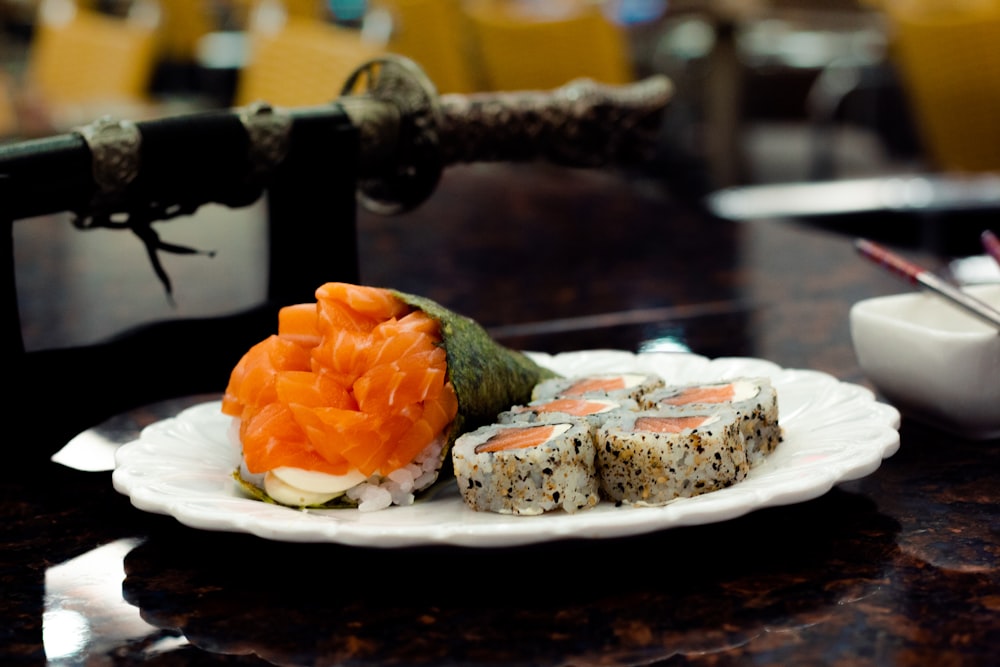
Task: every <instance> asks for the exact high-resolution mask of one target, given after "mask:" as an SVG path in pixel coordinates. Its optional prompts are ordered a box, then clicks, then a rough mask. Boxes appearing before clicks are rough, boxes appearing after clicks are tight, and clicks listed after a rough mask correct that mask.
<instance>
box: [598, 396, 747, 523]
mask: <svg viewBox="0 0 1000 667" xmlns="http://www.w3.org/2000/svg"><path fill="white" fill-rule="evenodd" d="M741 422H742V417H741V416H740V415H738V414H737V413H736V412H735V411H733V410H727V409H719V408H715V409H712V410H692V409H678V408H662V409H659V410H641V411H638V412H628V411H622V412H619V413H617V414H616V415H615V416H614V417H613V418H610V419H609V420H608V421H607V422H605V424H604V426H602V427H601V428H600V429H598V432H597V470H598V475H599V481H600V486H601V492H602V493H603V495H604V496H606V497H607V498H608V499H610V500H613V501H615V502H616V503H619V504H626V505H640V506H657V505H663V504H665V503H667V502H670V501H671V500H673V499H675V498H686V497H691V496H695V495H699V494H702V493H707V492H709V491H715V490H718V489H722V488H725V487H727V486H730V485H732V484H734V483H736V482H738V481H740V480H741V479H743V478H744V477H746V474H747V471H748V470H749V465H748V463H747V458H746V449H745V446H744V439H743V435H742V433H741V431H740V424H741Z"/></svg>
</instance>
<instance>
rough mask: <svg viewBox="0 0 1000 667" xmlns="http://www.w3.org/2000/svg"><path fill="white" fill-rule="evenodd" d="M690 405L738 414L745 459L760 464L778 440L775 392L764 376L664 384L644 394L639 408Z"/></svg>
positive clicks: (776, 444) (779, 438) (779, 430)
mask: <svg viewBox="0 0 1000 667" xmlns="http://www.w3.org/2000/svg"><path fill="white" fill-rule="evenodd" d="M666 406H671V407H689V408H694V409H701V410H711V409H712V408H713V407H725V408H731V409H733V410H735V411H736V413H737V414H739V415H740V418H741V427H740V431H741V432H742V434H743V436H744V438H745V439H746V449H747V459H748V461H749V462H750V465H751V466H756V465H758V464H760V463H761V462H762V461H764V459H765V458H766V457H767V455H768V454H770V453H771V452H773V451H774V448H775V447H777V446H778V443H779V442H780V441H781V427H780V426H779V424H778V394H777V392H776V391H775V389H774V387H773V386H772V384H771V381H770V380H769V379H767V378H763V377H750V378H735V379H732V380H723V381H719V382H710V383H700V384H686V385H677V386H665V387H662V388H660V389H657V390H655V391H653V392H650V393H649V394H647V395H646V396H645V397H644V398H643V401H642V407H644V408H647V409H656V408H661V407H666Z"/></svg>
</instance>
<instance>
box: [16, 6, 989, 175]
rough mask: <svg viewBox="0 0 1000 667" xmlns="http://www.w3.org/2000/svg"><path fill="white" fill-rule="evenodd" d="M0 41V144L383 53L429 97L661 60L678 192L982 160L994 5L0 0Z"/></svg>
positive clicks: (163, 109) (287, 88)
mask: <svg viewBox="0 0 1000 667" xmlns="http://www.w3.org/2000/svg"><path fill="white" fill-rule="evenodd" d="M0 40H2V47H0V66H2V73H0V140H11V139H16V138H25V137H33V136H39V135H45V134H48V133H52V132H57V131H63V130H65V129H66V128H68V127H72V126H74V125H79V124H82V123H85V122H88V121H90V120H92V119H94V118H96V117H98V116H100V115H102V114H107V113H110V114H112V115H116V116H121V117H126V118H132V119H143V118H149V117H154V116H158V115H165V114H170V113H177V112H181V111H189V110H193V109H201V108H218V107H226V106H230V105H241V104H246V103H248V102H251V101H254V100H258V99H264V100H267V101H269V102H271V103H272V104H276V105H309V104H320V103H323V102H326V101H329V100H331V99H333V98H334V97H336V96H337V95H338V93H339V90H340V86H341V84H342V82H343V81H344V79H345V78H346V76H347V73H348V72H350V71H351V70H353V69H354V67H356V66H357V65H358V64H359V63H361V62H363V61H365V60H367V59H369V58H371V57H373V56H374V55H377V54H378V53H381V52H387V51H388V52H394V53H400V54H403V55H406V56H409V57H411V58H412V59H414V60H416V61H417V62H418V63H419V64H421V65H422V66H423V68H424V69H425V70H426V72H427V73H428V74H429V76H430V77H431V79H432V80H433V81H434V82H435V84H436V85H437V87H438V89H439V92H441V93H451V92H460V93H461V92H472V91H485V90H504V89H508V90H509V89H534V88H551V87H555V86H558V85H560V84H562V83H565V82H566V81H568V80H570V79H572V78H574V77H577V76H588V77H591V78H594V79H597V80H600V81H605V82H608V83H622V82H627V81H630V80H634V79H637V78H640V77H643V76H646V75H648V74H652V73H663V74H667V75H668V76H670V77H671V78H672V79H673V80H674V81H675V83H676V84H677V91H678V93H677V97H676V99H675V103H674V104H673V105H672V107H671V110H670V114H669V117H668V122H667V124H666V127H665V131H664V142H665V146H666V147H669V150H666V149H665V150H664V153H665V157H666V158H667V162H669V161H670V159H675V158H678V156H680V158H682V159H683V160H682V161H683V169H682V174H685V175H686V178H687V179H688V181H686V182H682V183H681V185H682V187H684V188H688V189H689V191H694V190H697V191H698V192H699V193H700V191H702V190H710V189H715V188H721V187H726V186H730V185H735V184H747V183H766V182H785V181H800V180H809V179H826V178H837V177H847V176H856V175H870V174H873V173H875V174H877V173H886V172H892V173H898V172H899V171H905V170H914V171H915V170H932V169H933V170H937V169H945V170H963V171H966V170H973V171H985V170H991V169H994V168H995V167H996V166H997V165H998V163H1000V136H998V135H1000V125H998V124H997V123H996V122H995V118H996V116H997V112H998V111H1000V49H997V48H996V45H997V44H998V43H1000V0H614V1H611V0H606V1H596V0H367V1H366V0H326V1H324V0H285V1H283V2H282V1H280V0H0ZM688 160H694V162H693V163H692V162H689V161H688ZM693 165H694V166H697V167H700V168H701V170H702V171H701V172H697V173H692V172H691V169H692V167H693ZM661 167H662V168H669V167H670V165H669V164H662V165H661Z"/></svg>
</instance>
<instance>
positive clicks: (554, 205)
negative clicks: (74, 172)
mask: <svg viewBox="0 0 1000 667" xmlns="http://www.w3.org/2000/svg"><path fill="white" fill-rule="evenodd" d="M359 218H360V219H359V230H360V243H361V247H360V253H361V260H362V263H361V265H362V273H363V276H362V278H363V280H364V281H365V282H368V283H372V284H384V285H391V286H393V287H397V288H399V289H403V290H406V291H411V292H417V293H422V294H425V295H427V296H430V297H433V298H435V299H437V300H438V301H440V302H442V303H444V304H446V305H448V306H450V307H451V308H453V309H455V310H458V311H460V312H464V313H466V314H468V315H471V316H473V317H475V318H477V319H479V320H480V321H481V322H482V323H483V324H484V325H485V326H487V327H488V328H489V329H490V330H491V332H492V333H494V335H495V336H496V337H498V338H499V339H501V340H502V341H503V342H505V343H508V344H510V345H513V346H517V347H520V348H525V349H535V350H542V351H547V352H559V351H564V350H573V349H587V348H607V347H613V348H623V349H628V350H638V349H648V348H650V347H651V346H654V345H656V346H659V347H660V348H662V347H664V346H669V347H671V348H672V349H689V350H691V351H692V352H695V353H698V354H703V355H708V356H712V357H715V356H734V355H748V356H755V357H761V358H764V359H768V360H771V361H773V362H776V363H778V364H780V365H782V366H785V367H792V368H811V369H816V370H820V371H825V372H827V373H830V374H832V375H834V376H836V377H837V378H839V379H841V380H845V381H849V382H854V383H859V384H862V385H866V386H867V381H866V378H865V377H864V376H863V375H862V373H861V371H860V369H859V368H858V366H857V364H856V361H855V359H854V355H853V352H852V348H851V344H850V337H849V331H848V320H847V315H848V309H849V307H850V305H851V303H853V302H854V301H856V300H858V299H861V298H865V297H868V296H874V295H878V294H885V293H891V292H898V291H903V290H904V289H905V288H904V287H903V286H902V285H901V284H900V283H898V282H896V280H895V279H894V278H892V277H890V276H887V275H885V274H883V273H882V272H881V271H880V270H879V269H877V268H874V267H872V266H870V265H868V264H867V263H865V262H863V261H861V260H859V259H858V258H857V257H856V256H855V254H854V251H853V249H852V246H851V240H852V239H851V237H850V236H848V235H846V234H842V233H839V232H837V231H836V230H833V229H830V228H829V227H820V226H814V225H805V224H800V223H795V222H788V221H785V222H781V221H761V222H757V223H750V224H742V225H740V224H732V223H728V222H722V221H718V220H712V219H708V218H707V217H706V216H704V215H702V214H701V213H700V212H699V211H698V209H697V207H696V206H694V205H692V204H691V203H688V202H684V201H683V200H682V199H681V198H679V197H677V196H676V195H674V194H672V193H671V192H670V190H669V189H666V188H664V187H662V185H661V184H659V183H657V182H656V180H655V179H654V178H651V177H649V176H648V175H626V176H621V175H614V174H610V173H602V172H586V171H567V170H560V169H555V168H548V167H534V166H531V167H524V166H522V167H517V168H510V167H506V166H473V167H463V168H460V169H454V170H452V171H449V172H448V173H447V174H446V177H445V180H444V182H443V183H442V185H441V187H440V188H439V190H438V192H437V193H436V195H435V196H434V197H433V198H432V199H431V200H430V201H429V202H427V203H426V204H425V205H424V206H423V207H421V208H420V209H419V210H417V211H415V212H413V213H410V214H407V215H405V216H401V217H396V218H380V217H376V216H373V215H370V214H367V213H362V214H360V216H359ZM880 224H881V223H879V222H877V221H875V222H873V223H872V225H873V226H872V227H870V228H869V229H868V230H867V231H868V232H870V233H871V234H873V235H879V234H883V233H885V234H890V235H891V234H893V233H894V232H897V231H899V230H898V229H895V230H893V229H888V228H883V227H890V226H891V225H889V224H888V223H886V224H885V225H883V227H880V226H879V225H880ZM906 224H909V223H908V222H907V221H905V220H896V221H893V222H892V225H906ZM67 233H69V232H67ZM904 236H905V234H904ZM67 238H71V237H67ZM897 238H898V237H897ZM17 240H18V251H19V252H20V253H22V255H23V257H28V258H29V262H30V261H31V260H30V257H31V254H32V253H33V252H38V253H41V252H42V250H41V249H43V248H45V247H48V246H50V245H51V244H60V243H66V240H65V239H62V240H60V238H59V237H55V236H53V234H52V233H49V234H48V235H45V236H41V235H39V236H38V237H36V236H33V235H31V234H30V233H26V232H25V233H23V235H22V236H19V237H18V239H17ZM171 240H174V241H183V240H184V239H179V238H176V237H174V238H173V239H171ZM906 250H907V252H909V253H910V254H911V256H912V257H915V258H917V259H920V260H921V261H924V262H925V263H927V264H929V265H931V266H935V267H937V266H939V265H940V264H939V262H940V261H941V260H942V259H943V258H939V257H935V256H933V255H931V254H929V253H927V252H926V251H924V250H922V249H921V248H920V247H915V246H914V247H910V248H908V249H906ZM23 257H22V258H23ZM38 261H41V260H38ZM133 261H134V263H135V265H136V266H137V267H141V268H138V269H137V275H140V276H144V279H145V278H148V277H149V274H148V273H143V272H144V271H146V272H148V269H147V268H145V264H144V262H145V259H144V257H143V256H142V254H141V252H136V253H135V257H134V258H133V257H132V256H131V255H128V254H125V255H118V256H117V262H118V263H128V262H133ZM186 261H187V262H188V263H189V264H188V266H192V267H193V266H196V264H192V262H195V260H193V259H188V260H186ZM202 261H207V260H202ZM29 267H36V268H37V267H38V264H37V263H35V264H29ZM75 270H78V269H77V268H76V264H74V263H70V265H69V266H60V265H59V264H58V262H56V263H55V265H54V266H50V267H48V271H49V273H48V274H47V276H48V277H46V278H44V279H43V278H41V277H36V276H35V275H34V274H33V272H32V271H31V270H29V271H28V272H27V273H26V274H25V275H24V279H23V281H22V282H23V284H22V290H23V292H22V307H23V308H24V311H25V312H29V311H30V313H31V314H30V316H29V317H26V318H25V322H24V328H25V331H26V335H28V337H29V338H31V337H34V340H41V341H42V343H41V344H47V345H60V344H71V343H75V342H77V341H75V340H74V336H77V335H79V334H80V332H81V331H83V330H87V327H86V323H87V319H88V318H89V317H93V316H94V313H95V312H96V311H95V307H94V305H93V304H91V305H89V306H88V305H87V304H86V303H71V300H70V299H69V298H68V297H66V298H53V297H52V292H51V291H46V289H49V290H51V289H52V288H51V285H55V284H57V283H56V282H52V281H56V280H57V278H58V276H57V277H53V276H52V275H51V272H52V271H55V272H56V273H57V274H58V273H59V272H60V271H62V272H63V273H66V272H69V273H70V275H68V276H67V275H63V276H62V279H63V281H64V282H65V281H66V280H67V278H68V279H70V280H69V282H72V278H73V277H74V274H72V272H73V271H75ZM173 270H174V271H176V272H177V273H176V274H175V280H176V281H177V284H178V285H179V286H180V288H179V293H180V296H179V298H180V299H181V301H182V306H183V285H184V271H185V270H186V269H183V268H181V269H177V268H176V267H174V269H173ZM190 270H200V269H190ZM245 271H246V273H247V280H250V279H251V277H252V274H253V273H254V271H253V267H252V266H248V267H245ZM76 277H77V278H79V277H80V276H76ZM95 280H97V278H95ZM151 282H152V280H151ZM141 284H142V279H139V280H136V281H134V282H132V283H130V284H127V285H125V286H122V285H117V286H116V292H115V297H114V299H115V300H114V307H113V308H111V309H107V310H99V312H100V317H101V318H102V319H103V320H104V323H105V324H107V323H108V320H111V322H112V323H114V322H127V321H129V320H128V318H129V317H134V316H135V314H136V313H137V312H138V311H140V310H141V309H143V308H146V307H148V303H149V299H148V298H146V297H143V298H130V288H134V289H135V290H140V286H141ZM47 286H49V287H47ZM105 305H106V304H105ZM218 305H219V306H220V307H225V306H226V304H225V303H220V304H218ZM54 313H56V314H58V316H56V317H53V314H54ZM46 318H48V319H46ZM59 322H63V323H67V324H65V325H63V326H60V325H59ZM151 381H152V379H151ZM220 390H221V387H220ZM202 398H204V397H191V398H182V399H181V400H179V401H175V402H170V403H165V404H157V405H154V406H151V407H150V408H148V409H142V410H136V411H134V412H132V413H129V414H127V415H123V416H121V417H120V418H118V419H117V420H115V423H114V424H113V425H114V426H115V428H116V429H117V430H118V436H119V437H121V438H127V437H128V435H129V433H130V432H133V431H134V429H138V428H139V427H141V426H142V425H144V424H147V423H150V422H151V421H153V420H156V419H158V418H160V417H162V416H163V415H165V414H170V413H172V412H175V411H176V410H177V409H179V407H180V406H181V405H184V404H186V403H189V402H194V401H196V400H200V399H202ZM10 417H11V418H12V419H11V433H12V434H17V439H16V440H15V439H13V438H12V435H8V437H7V438H6V439H5V440H6V446H7V447H13V446H23V445H24V443H27V444H28V445H29V446H38V447H43V448H44V447H47V448H50V449H51V450H52V451H55V449H57V448H58V447H59V446H60V445H61V444H62V443H33V442H31V435H30V429H29V428H27V427H25V426H22V425H18V424H17V415H10ZM900 433H901V448H900V449H899V451H898V453H896V454H895V455H894V456H892V457H891V458H889V459H887V460H886V461H884V462H883V464H882V466H881V467H880V468H879V469H878V470H877V471H876V472H875V473H873V474H872V475H870V476H868V477H866V478H863V479H860V480H857V481H852V482H848V483H844V484H841V485H840V486H838V487H836V488H835V489H833V490H831V491H830V492H828V493H826V494H825V495H823V496H821V497H819V498H816V499H814V500H811V501H808V502H802V503H799V504H794V505H787V506H780V507H773V508H768V509H764V510H761V511H757V512H753V513H751V514H749V515H746V516H743V517H741V518H736V519H732V520H729V521H725V522H722V523H715V524H708V525H701V526H692V527H685V528H677V529H671V530H666V531H661V532H657V533H653V534H648V535H643V536H637V537H632V538H626V539H615V540H591V541H586V540H579V541H576V540H574V541H566V542H552V543H547V544H541V545H537V546H530V547H518V548H506V549H504V548H500V549H461V548H445V547H433V548H430V547H426V548H413V549H371V548H355V547H346V546H338V545H330V544H288V543H279V542H270V541H266V540H262V539H258V538H254V537H251V536H247V535H239V534H221V533H212V532H208V531H199V530H195V529H190V528H186V527H183V526H181V525H180V524H179V523H177V522H176V521H175V520H173V519H172V518H168V517H163V516H156V515H151V514H147V513H144V512H141V511H139V510H137V509H135V508H133V507H132V506H131V505H130V504H129V501H128V499H127V498H125V497H123V496H121V495H119V494H118V493H116V492H115V491H114V490H113V488H112V486H111V479H110V473H108V472H81V471H78V470H72V469H70V468H67V467H64V466H60V465H57V464H55V463H51V462H48V461H45V462H43V463H40V464H38V465H37V466H35V465H31V466H27V467H20V468H18V469H15V470H8V471H7V474H5V475H4V478H3V482H2V487H0V488H2V494H3V498H2V504H0V512H2V514H0V524H2V526H3V527H2V529H0V530H2V535H3V550H2V551H0V582H2V590H3V599H2V601H0V609H2V610H3V617H2V620H3V622H2V623H0V662H2V663H3V664H39V663H42V662H44V661H45V660H46V659H48V661H49V662H50V663H52V664H58V665H71V664H72V665H76V664H81V665H82V664H87V665H124V664H133V663H138V662H149V663H150V664H158V665H175V664H176V665H189V664H269V663H273V664H282V665H476V664H490V665H650V664H664V665H682V664H698V665H738V664H739V665H747V664H753V665H915V666H917V665H919V666H925V665H935V666H937V665H995V664H998V660H1000V511H998V508H1000V484H998V482H997V480H998V479H1000V446H998V445H1000V443H998V442H986V443H983V442H980V443H973V442H966V441H963V440H961V439H959V438H956V437H954V436H950V435H946V434H943V433H941V432H938V431H935V430H933V429H931V428H928V427H925V426H921V425H920V424H918V423H916V422H912V421H910V420H908V419H906V420H904V422H903V425H902V428H901V431H900ZM529 520H530V519H529Z"/></svg>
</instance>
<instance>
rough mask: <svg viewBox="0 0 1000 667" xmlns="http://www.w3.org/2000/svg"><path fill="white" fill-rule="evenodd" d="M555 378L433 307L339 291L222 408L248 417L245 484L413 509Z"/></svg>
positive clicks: (371, 292)
mask: <svg viewBox="0 0 1000 667" xmlns="http://www.w3.org/2000/svg"><path fill="white" fill-rule="evenodd" d="M554 375H555V374H554V373H552V372H551V371H549V370H547V369H545V368H542V367H541V366H538V365H537V364H535V363H534V362H533V361H531V360H530V359H529V358H528V357H527V356H525V355H524V354H521V353H520V352H516V351H513V350H510V349H507V348H505V347H503V346H502V345H500V344H498V343H496V342H495V341H493V340H492V339H491V338H490V337H489V335H488V334H487V333H486V331H485V330H483V328H482V327H480V326H479V325H478V324H477V323H475V322H474V321H472V320H471V319H469V318H466V317H462V316H460V315H457V314H455V313H453V312H451V311H449V310H448V309H446V308H444V307H443V306H441V305H439V304H437V303H435V302H434V301H431V300H429V299H426V298H423V297H419V296H414V295H410V294H405V293H402V292H398V291H395V290H389V289H383V288H375V287H366V286H360V285H351V284H347V283H327V284H325V285H322V286H321V287H319V289H317V290H316V303H315V304H297V305H293V306H288V307H285V308H283V309H282V310H281V311H280V313H279V318H278V333H277V334H275V335H272V336H270V337H268V338H267V339H265V340H263V341H261V342H260V343H258V344H257V345H255V346H254V347H252V348H251V349H250V350H249V351H248V352H247V353H246V354H245V355H244V356H243V358H242V359H241V360H240V361H239V363H238V364H237V365H236V367H235V368H234V369H233V372H232V374H231V377H230V380H229V384H228V386H227V388H226V393H225V395H224V397H223V401H222V411H223V413H225V414H227V415H230V416H232V417H235V418H238V420H239V428H238V439H239V446H240V448H241V452H242V461H243V462H242V465H241V467H240V470H239V471H238V472H237V477H238V478H239V479H240V481H241V482H242V483H243V486H244V487H245V488H246V489H247V490H248V491H249V492H250V493H251V494H253V495H254V496H256V497H258V498H260V499H262V500H270V501H274V502H278V503H280V504H284V505H291V506H301V507H307V506H320V507H352V506H358V507H359V509H362V510H372V509H382V508H384V507H387V506H389V505H390V504H397V505H401V504H408V503H411V502H413V499H414V494H415V493H417V492H419V491H421V490H424V489H426V488H428V487H429V486H430V485H431V484H433V482H434V481H435V480H436V479H437V477H438V474H439V471H440V469H441V466H442V463H443V462H444V461H445V460H446V458H447V454H448V451H449V447H450V446H451V444H452V443H453V442H454V440H455V438H457V437H458V435H460V434H461V433H462V432H463V431H465V430H470V429H475V428H477V427H478V426H480V425H482V424H486V423H488V422H490V421H492V420H493V419H494V418H495V417H496V415H497V413H499V412H501V411H503V410H506V409H507V408H509V407H510V406H512V405H514V404H517V403H523V402H526V401H527V400H529V399H530V396H531V390H532V388H533V387H534V386H535V385H536V384H537V383H538V382H540V381H541V380H543V379H546V378H550V377H553V376H554Z"/></svg>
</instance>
